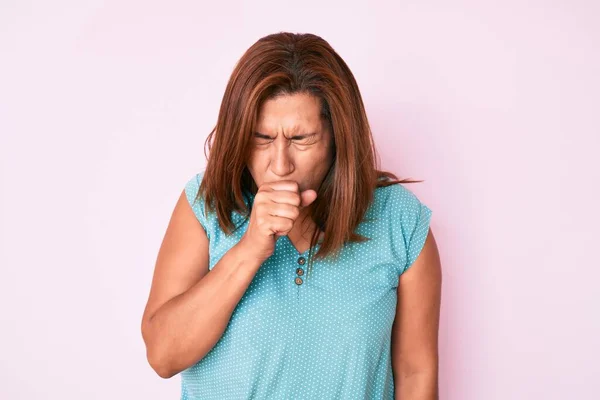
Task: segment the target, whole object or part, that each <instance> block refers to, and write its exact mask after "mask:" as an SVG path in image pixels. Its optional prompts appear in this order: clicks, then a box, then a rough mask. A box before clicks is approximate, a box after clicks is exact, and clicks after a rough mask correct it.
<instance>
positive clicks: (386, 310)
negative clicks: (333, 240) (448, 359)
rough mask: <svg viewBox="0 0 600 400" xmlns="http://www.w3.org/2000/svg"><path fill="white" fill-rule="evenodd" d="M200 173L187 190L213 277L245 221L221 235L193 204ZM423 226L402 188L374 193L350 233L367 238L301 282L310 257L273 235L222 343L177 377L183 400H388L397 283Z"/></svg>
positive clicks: (426, 213) (424, 211) (417, 248)
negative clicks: (269, 249) (206, 245)
mask: <svg viewBox="0 0 600 400" xmlns="http://www.w3.org/2000/svg"><path fill="white" fill-rule="evenodd" d="M203 175H204V171H202V172H200V173H198V174H196V175H195V176H194V177H192V178H191V179H190V180H189V181H188V182H187V184H186V186H185V192H186V195H187V198H188V201H189V203H190V205H191V206H192V209H193V210H194V213H195V214H196V217H197V219H198V221H199V222H200V224H201V225H202V226H203V228H204V229H205V230H206V232H207V235H208V237H209V243H210V249H209V252H210V264H209V268H210V269H212V268H213V267H214V265H215V264H216V263H217V262H218V261H219V259H220V258H221V257H222V256H223V255H224V254H225V253H226V252H227V251H228V250H229V249H230V248H231V247H232V246H233V245H235V243H237V242H238V241H239V240H240V238H241V237H242V235H243V234H244V232H245V231H246V229H247V224H248V222H244V217H243V216H242V215H240V214H238V213H236V212H234V213H233V214H232V217H233V221H234V223H235V224H236V225H239V226H240V227H239V229H238V230H237V231H236V232H234V233H233V234H232V235H231V236H227V235H226V234H225V232H223V231H222V230H221V229H220V227H219V224H218V221H217V218H216V215H215V214H213V213H212V212H210V214H209V215H205V211H204V203H203V200H202V199H201V198H200V199H198V200H197V201H195V197H196V194H197V192H198V188H199V185H200V182H201V180H202V177H203ZM249 201H252V199H250V200H249ZM430 219H431V210H430V209H429V208H428V207H427V206H426V205H425V204H423V203H421V202H420V201H419V199H418V198H417V197H416V196H415V195H414V194H413V193H412V192H411V191H410V190H408V189H407V188H405V187H404V186H402V185H400V184H396V185H392V186H388V187H382V188H378V189H376V191H375V198H374V201H373V203H372V204H371V206H370V207H369V209H368V211H367V214H366V215H365V218H364V220H363V222H362V223H361V224H360V225H359V226H358V228H357V230H356V232H357V233H359V234H361V235H363V236H367V237H370V238H371V240H370V241H366V242H363V243H348V244H346V245H345V246H344V248H343V249H342V251H341V253H340V256H339V258H338V259H337V260H332V259H329V260H315V261H314V264H313V265H312V268H311V272H310V277H309V278H308V279H306V275H307V274H306V272H307V271H306V267H307V266H308V262H307V257H308V255H309V251H308V250H307V251H305V252H303V253H300V252H298V251H297V250H296V248H295V247H294V246H293V244H292V242H291V241H290V240H289V239H288V237H287V236H282V237H280V238H279V239H278V241H277V243H276V246H275V252H274V253H273V255H272V256H271V257H270V258H268V259H267V260H266V261H265V262H264V263H263V265H262V266H261V268H260V269H259V270H258V272H257V274H256V276H255V277H254V279H253V281H252V282H251V284H250V286H249V287H248V289H247V291H246V292H245V294H244V296H243V297H242V298H241V300H240V302H239V303H238V305H237V306H236V308H235V310H234V312H233V314H232V316H231V320H230V321H229V324H228V326H227V328H226V329H225V332H224V333H223V335H222V337H221V338H220V339H219V341H218V342H217V343H216V345H215V346H214V347H213V348H212V349H211V350H210V351H209V352H208V353H207V354H206V356H205V357H204V358H203V359H202V360H200V361H199V362H198V363H196V364H195V365H193V366H191V367H190V368H188V369H186V370H184V371H182V372H181V400H192V399H194V400H195V399H202V400H211V399H219V400H223V399H251V398H252V399H319V400H321V399H390V400H392V399H393V398H394V382H393V375H392V365H391V352H390V350H391V329H392V324H393V322H394V317H395V311H396V301H397V296H396V289H397V286H398V277H399V276H400V275H401V274H402V273H404V272H405V271H406V270H407V269H408V268H409V267H410V266H411V265H412V264H413V262H414V261H415V260H416V258H417V257H418V255H419V253H420V252H421V249H422V248H423V245H424V242H425V239H426V237H427V233H428V230H429V223H430ZM319 246H320V244H317V245H316V246H315V248H314V249H313V250H314V251H316V250H318V248H319ZM298 278H300V280H298Z"/></svg>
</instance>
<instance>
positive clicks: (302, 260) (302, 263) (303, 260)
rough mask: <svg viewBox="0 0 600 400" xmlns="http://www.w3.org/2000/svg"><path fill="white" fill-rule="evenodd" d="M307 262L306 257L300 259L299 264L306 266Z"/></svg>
mask: <svg viewBox="0 0 600 400" xmlns="http://www.w3.org/2000/svg"><path fill="white" fill-rule="evenodd" d="M305 262H306V259H305V258H304V257H300V258H299V259H298V264H300V265H304V263H305Z"/></svg>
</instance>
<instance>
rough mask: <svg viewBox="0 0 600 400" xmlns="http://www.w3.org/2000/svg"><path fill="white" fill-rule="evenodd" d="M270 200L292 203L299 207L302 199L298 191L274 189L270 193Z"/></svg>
mask: <svg viewBox="0 0 600 400" xmlns="http://www.w3.org/2000/svg"><path fill="white" fill-rule="evenodd" d="M268 197H269V200H271V201H272V202H273V203H278V204H279V203H280V204H290V205H293V206H296V207H299V206H300V204H301V202H302V199H301V197H300V195H299V194H298V193H297V192H291V191H289V190H273V191H272V192H269V193H268Z"/></svg>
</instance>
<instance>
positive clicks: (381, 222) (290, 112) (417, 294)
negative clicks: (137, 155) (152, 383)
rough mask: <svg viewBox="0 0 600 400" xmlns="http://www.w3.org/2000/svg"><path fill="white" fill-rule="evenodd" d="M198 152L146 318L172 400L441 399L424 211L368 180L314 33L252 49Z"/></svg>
mask: <svg viewBox="0 0 600 400" xmlns="http://www.w3.org/2000/svg"><path fill="white" fill-rule="evenodd" d="M207 145H208V148H209V152H210V154H209V156H208V157H207V159H208V162H207V166H206V169H205V170H204V171H202V172H200V173H198V174H196V175H195V176H194V177H192V178H191V179H190V180H189V181H188V182H187V184H186V186H185V190H184V191H183V192H182V194H181V197H180V199H179V201H178V202H177V204H176V206H175V209H174V211H173V214H172V217H171V221H170V223H169V226H168V228H167V231H166V234H165V237H164V240H163V243H162V245H161V248H160V250H159V254H158V258H157V262H156V266H155V272H154V278H153V281H152V287H151V290H150V295H149V299H148V303H147V306H146V309H145V312H144V316H143V321H142V335H143V338H144V341H145V344H146V348H147V357H148V361H149V363H150V365H151V366H152V368H153V369H154V370H155V371H156V372H157V373H158V375H160V376H161V377H163V378H169V377H171V376H174V375H175V374H177V373H180V372H181V378H182V380H181V398H182V399H205V400H207V399H220V400H221V399H249V398H254V399H283V398H285V399H358V398H360V399H393V398H394V397H395V396H397V397H401V398H402V399H436V398H437V396H438V395H437V386H438V384H437V377H438V344H437V341H438V339H437V337H438V324H439V322H438V321H439V309H440V291H441V268H440V261H439V256H438V251H437V246H436V243H435V239H434V237H433V234H432V232H431V230H430V228H429V222H430V218H431V210H430V209H429V208H428V207H427V206H426V205H424V204H423V203H421V202H420V201H419V200H418V199H417V197H416V196H415V195H414V194H412V192H410V191H409V190H408V189H406V188H405V187H404V186H402V185H401V183H405V182H406V181H398V180H397V178H396V176H395V175H394V174H392V173H389V172H384V171H379V170H377V169H376V163H377V161H376V157H377V156H376V151H375V147H374V145H373V141H372V136H371V132H370V128H369V125H368V121H367V116H366V114H365V109H364V106H363V103H362V99H361V95H360V92H359V89H358V86H357V84H356V81H355V79H354V77H353V75H352V73H351V72H350V70H349V69H348V66H347V65H346V64H345V62H344V61H343V60H342V59H341V58H340V56H339V55H338V54H337V53H336V52H335V51H334V50H333V49H332V48H331V47H330V46H329V44H328V43H327V42H326V41H324V40H323V39H322V38H320V37H318V36H315V35H311V34H304V35H298V34H291V33H279V34H274V35H269V36H266V37H264V38H262V39H260V40H259V41H258V42H256V43H255V44H254V45H253V46H252V47H250V49H248V50H247V52H246V53H245V54H244V55H243V56H242V58H241V59H240V61H239V62H238V64H237V65H236V67H235V69H234V71H233V74H232V76H231V79H230V80H229V83H228V85H227V88H226V91H225V95H224V97H223V101H222V104H221V108H220V111H219V116H218V121H217V125H216V127H215V129H214V130H213V131H212V132H211V133H210V135H209V137H208V138H207ZM209 271H210V273H209Z"/></svg>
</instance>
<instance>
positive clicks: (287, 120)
mask: <svg viewBox="0 0 600 400" xmlns="http://www.w3.org/2000/svg"><path fill="white" fill-rule="evenodd" d="M320 127H321V103H320V100H319V98H318V97H316V96H313V95H310V94H306V93H296V94H293V95H283V96H279V97H276V98H274V99H269V100H267V101H265V102H264V103H263V104H262V106H261V107H260V110H259V114H258V128H259V129H263V130H284V131H285V130H299V129H319V128H320Z"/></svg>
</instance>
